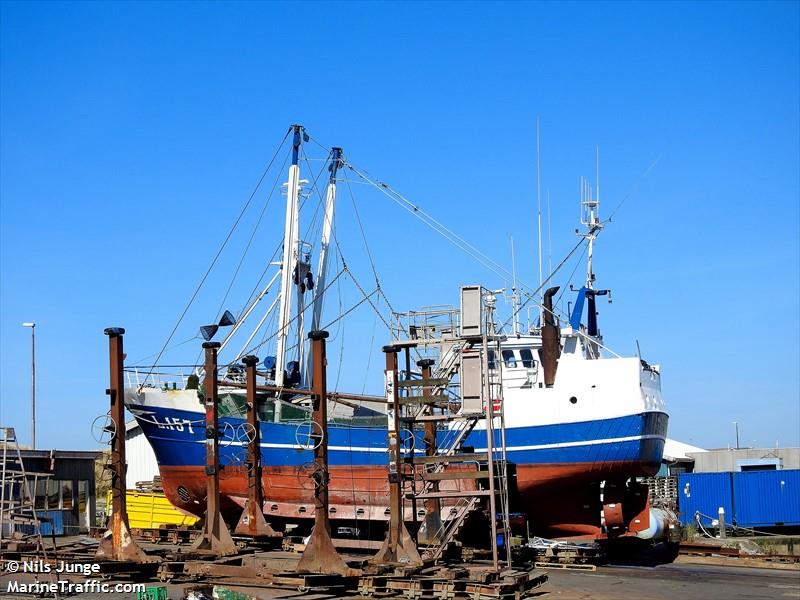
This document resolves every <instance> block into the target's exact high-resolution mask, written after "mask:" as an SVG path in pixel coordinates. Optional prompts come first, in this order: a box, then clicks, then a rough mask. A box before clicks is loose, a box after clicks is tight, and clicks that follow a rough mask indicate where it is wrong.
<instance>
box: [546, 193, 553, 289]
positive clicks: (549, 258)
mask: <svg viewBox="0 0 800 600" xmlns="http://www.w3.org/2000/svg"><path fill="white" fill-rule="evenodd" d="M552 276H553V236H552V232H551V229H550V188H547V278H548V279H550V278H551V277H552Z"/></svg>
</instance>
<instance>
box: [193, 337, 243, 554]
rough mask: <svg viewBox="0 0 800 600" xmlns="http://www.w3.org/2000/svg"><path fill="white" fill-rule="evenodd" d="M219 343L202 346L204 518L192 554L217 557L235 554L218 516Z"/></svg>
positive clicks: (224, 525) (223, 523)
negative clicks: (203, 374)
mask: <svg viewBox="0 0 800 600" xmlns="http://www.w3.org/2000/svg"><path fill="white" fill-rule="evenodd" d="M219 347H220V343H219V342H204V343H203V350H204V351H205V379H204V382H203V386H204V397H203V404H204V405H205V409H206V518H205V523H204V527H203V533H202V534H201V535H200V536H199V537H198V538H197V540H196V541H195V543H194V545H193V547H192V549H193V550H210V551H211V552H213V553H214V554H217V555H219V556H230V555H232V554H236V552H237V550H236V544H234V542H233V538H231V534H230V531H228V526H227V525H226V524H225V521H224V520H223V519H222V514H221V513H220V487H219V469H220V460H219V407H218V402H219V393H218V387H217V386H218V381H217V351H218V350H219Z"/></svg>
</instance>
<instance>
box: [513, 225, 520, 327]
mask: <svg viewBox="0 0 800 600" xmlns="http://www.w3.org/2000/svg"><path fill="white" fill-rule="evenodd" d="M518 313H519V297H518V296H517V261H516V253H515V252H514V236H513V235H512V236H511V314H512V316H513V320H512V327H513V332H514V335H519V314H518Z"/></svg>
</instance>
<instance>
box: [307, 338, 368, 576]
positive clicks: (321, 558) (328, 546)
mask: <svg viewBox="0 0 800 600" xmlns="http://www.w3.org/2000/svg"><path fill="white" fill-rule="evenodd" d="M308 337H309V338H310V339H311V356H312V361H313V379H312V389H313V392H314V396H313V403H314V404H313V409H314V412H313V416H312V421H311V426H310V434H309V439H311V440H313V442H314V465H315V466H314V472H313V474H312V478H313V479H314V530H313V531H312V532H311V538H310V539H309V540H308V544H306V548H305V550H304V551H303V556H301V557H300V562H298V563H297V572H298V573H321V574H325V575H350V574H353V573H354V572H355V571H353V570H351V569H350V568H349V567H348V566H347V563H345V562H344V560H343V559H342V557H341V556H339V553H338V552H337V551H336V548H334V546H333V540H331V525H330V519H329V516H328V509H329V506H330V504H329V498H328V486H329V484H330V471H329V468H328V394H327V387H328V378H327V364H328V359H327V356H326V351H325V339H326V338H327V337H328V332H327V331H312V332H310V333H309V334H308ZM315 425H316V428H315ZM317 429H318V430H319V431H317Z"/></svg>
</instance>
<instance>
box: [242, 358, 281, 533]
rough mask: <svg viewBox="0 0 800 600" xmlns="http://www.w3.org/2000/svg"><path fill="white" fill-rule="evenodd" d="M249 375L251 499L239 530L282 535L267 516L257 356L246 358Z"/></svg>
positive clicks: (248, 488)
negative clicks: (262, 477)
mask: <svg viewBox="0 0 800 600" xmlns="http://www.w3.org/2000/svg"><path fill="white" fill-rule="evenodd" d="M242 362H243V363H244V365H245V373H246V377H247V436H246V437H247V462H246V463H245V465H246V467H247V502H246V503H245V505H244V510H243V511H242V516H241V517H239V523H238V524H237V525H236V530H235V533H237V534H241V535H249V536H252V537H255V538H259V537H282V534H280V533H278V532H276V531H275V530H274V529H272V527H270V526H269V524H267V522H266V520H265V519H264V490H263V488H262V487H261V486H262V482H261V474H262V468H261V424H260V422H259V420H258V397H257V395H256V365H257V364H258V357H257V356H245V357H244V358H243V359H242Z"/></svg>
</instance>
